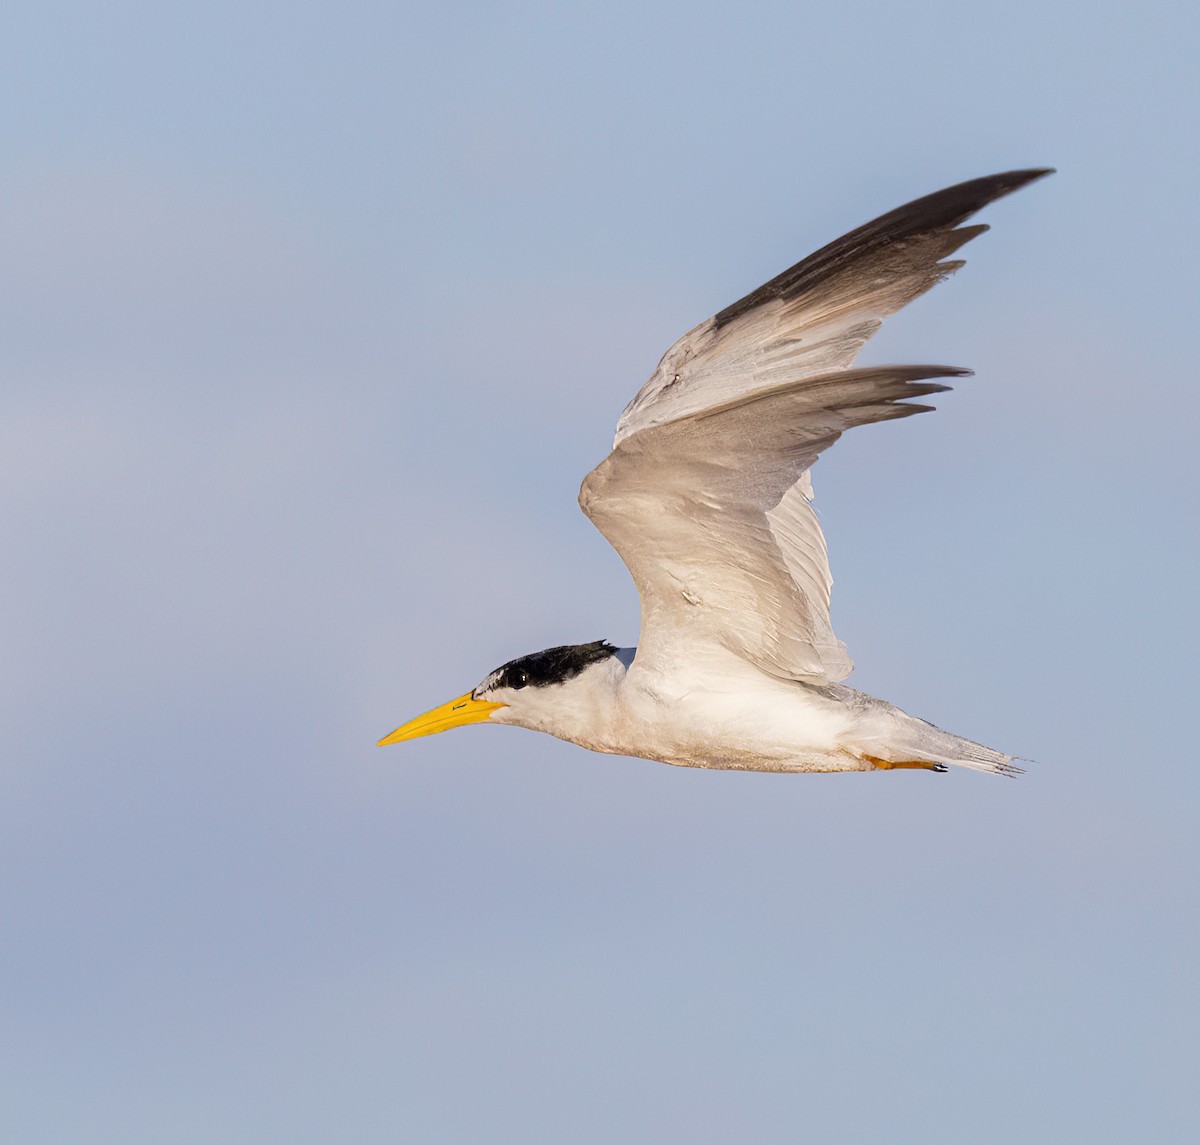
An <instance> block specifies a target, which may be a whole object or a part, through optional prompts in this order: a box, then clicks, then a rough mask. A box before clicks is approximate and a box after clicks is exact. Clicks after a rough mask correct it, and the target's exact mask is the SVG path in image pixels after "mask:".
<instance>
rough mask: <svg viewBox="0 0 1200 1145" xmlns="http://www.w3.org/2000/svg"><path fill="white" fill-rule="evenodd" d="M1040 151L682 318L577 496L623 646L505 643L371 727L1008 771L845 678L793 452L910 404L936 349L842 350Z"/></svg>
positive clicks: (1028, 178)
mask: <svg viewBox="0 0 1200 1145" xmlns="http://www.w3.org/2000/svg"><path fill="white" fill-rule="evenodd" d="M1051 171H1052V169H1051V168H1038V169H1031V170H1025V171H1010V172H1006V173H1004V174H1000V175H990V176H987V177H985V178H982V179H972V180H970V181H969V182H966V183H960V184H958V185H957V186H954V187H949V188H947V189H946V190H943V191H938V192H936V193H934V194H932V195H927V196H925V197H924V198H922V199H917V200H915V201H914V202H911V203H909V204H907V205H906V206H903V207H899V208H897V209H896V210H894V211H891V212H890V213H888V214H886V215H883V216H881V217H880V218H878V219H875V220H874V221H873V222H869V223H866V224H865V225H863V226H861V227H859V228H858V229H857V230H853V231H851V232H850V233H849V234H847V235H844V236H842V237H841V238H840V239H837V240H836V241H834V242H832V243H830V244H829V245H828V246H826V247H822V248H821V250H819V251H817V252H816V253H815V254H811V255H809V256H808V258H806V259H804V260H803V261H802V262H798V263H797V264H796V265H795V266H793V267H791V268H790V269H789V270H785V271H784V272H783V273H782V274H780V275H778V276H777V277H775V278H773V279H771V281H770V282H767V283H765V284H764V285H763V286H760V287H759V288H758V289H757V290H755V291H752V292H751V293H750V294H748V295H746V297H745V298H742V299H741V300H740V301H738V302H735V303H733V304H732V305H731V306H727V307H726V308H725V309H724V310H722V311H720V313H718V314H715V315H714V316H713V317H711V318H709V319H708V320H707V321H705V322H702V323H700V325H699V326H697V327H695V328H694V329H693V330H690V331H689V332H688V333H686V334H685V335H684V336H683V337H682V338H680V339H679V341H677V342H676V343H675V344H674V345H673V346H672V347H671V348H670V349H669V350H668V351H667V352H666V354H664V355H663V358H662V360H661V361H660V362H659V364H658V368H657V369H656V370H655V371H654V373H653V374H652V375H651V377H650V379H649V381H647V382H646V384H645V385H644V386H642V388H641V389H640V390H639V391H638V392H637V394H636V395H635V396H634V398H633V400H632V401H631V402H630V403H629V404H628V405H627V406H626V407H625V410H624V412H623V413H622V414H621V417H620V420H619V421H618V422H617V433H616V438H615V440H614V442H613V449H612V452H611V453H610V454H609V455H608V457H607V458H605V459H604V460H603V461H602V462H601V463H600V464H599V465H597V466H596V468H595V469H593V470H592V471H591V472H590V473H589V474H588V475H587V476H586V477H585V478H584V480H583V486H582V488H581V489H580V492H579V504H580V507H581V508H582V509H583V511H584V513H586V514H587V516H588V517H590V518H591V520H592V522H593V523H594V524H595V525H596V527H597V528H598V529H599V530H600V532H601V533H603V534H604V536H605V537H606V538H607V539H608V541H609V542H610V543H611V544H612V546H613V547H614V548H615V549H616V550H617V552H618V553H619V554H620V555H621V559H622V560H623V561H624V562H625V565H626V567H627V568H628V569H629V572H630V573H631V574H632V576H633V579H634V582H635V583H636V585H637V589H638V593H639V594H640V597H641V633H640V636H639V640H638V644H637V647H636V648H618V647H615V646H614V645H612V644H609V643H607V642H606V641H603V640H600V641H596V642H594V643H591V644H575V645H564V646H563V647H559V648H547V649H545V650H544V651H541V652H534V653H532V654H531V655H528V656H521V657H519V658H518V659H516V660H511V661H509V662H508V663H507V664H504V665H502V666H501V667H499V668H497V669H496V670H495V671H494V672H492V673H490V674H489V675H488V676H486V677H485V678H484V679H483V681H482V682H481V683H480V684H479V686H478V687H476V688H474V689H473V690H472V691H470V692H467V693H466V694H465V695H462V696H459V697H458V698H457V699H455V700H451V701H450V702H449V703H448V704H444V705H442V706H441V707H438V708H434V709H433V710H432V711H429V712H426V713H425V714H424V715H422V716H418V717H417V718H416V719H414V720H410V721H409V722H408V723H406V724H404V725H403V726H401V727H399V728H397V729H396V730H395V731H394V732H392V733H391V734H390V735H388V736H385V737H384V738H383V739H382V740H380V741H379V742H380V744H381V745H383V744H391V743H398V742H399V741H401V740H408V739H413V738H415V737H417V736H423V735H429V734H431V733H433V732H441V731H447V730H448V729H450V728H454V727H459V726H461V725H464V724H473V723H490V724H516V725H517V726H519V727H525V728H532V729H534V730H535V731H542V732H548V733H549V734H550V735H553V736H557V737H558V738H560V739H564V740H569V741H570V742H572V743H577V744H580V745H581V746H583V747H586V748H590V749H591V750H593V751H600V752H609V753H613V754H618V755H631V756H641V757H644V758H646V759H653V760H660V761H662V762H663V763H670V764H676V765H680V766H684V767H709V768H730V769H738V770H747V771H875V770H892V769H897V768H917V769H924V770H929V771H945V770H946V769H947V768H946V765H947V764H957V765H958V766H961V767H968V768H973V769H974V770H976V771H983V772H990V773H992V774H995V775H1015V774H1017V773H1019V772H1020V770H1021V769H1020V768H1019V767H1017V766H1016V765H1015V764H1014V762H1013V760H1014V758H1015V757H1013V756H1011V755H1005V754H1004V753H1003V752H999V751H996V750H994V749H992V748H990V747H984V746H983V745H982V744H979V743H975V742H973V741H972V740H969V739H964V738H962V737H961V736H957V735H953V734H951V733H950V732H946V731H943V730H942V729H941V728H938V727H935V726H934V725H933V724H930V723H927V722H925V721H924V720H921V719H917V718H916V717H915V716H910V715H909V714H908V713H906V712H903V711H901V710H900V709H899V708H897V707H896V706H895V705H893V704H890V703H888V702H887V701H886V700H880V699H876V698H875V697H873V696H869V695H867V694H866V693H864V692H859V691H856V690H855V689H853V688H850V687H847V686H846V685H845V684H843V683H842V682H841V681H843V680H844V679H845V678H846V677H847V676H848V675H849V674H850V672H851V670H852V668H853V665H852V664H851V662H850V659H849V657H848V656H847V654H846V648H845V645H843V644H842V643H841V641H839V640H838V639H837V638H836V637H835V636H834V634H833V628H832V625H831V623H830V619H829V596H830V589H831V587H832V584H833V581H832V578H831V576H830V572H829V560H828V556H827V553H826V548H825V538H824V537H823V535H822V533H821V527H820V524H819V523H818V521H817V517H816V514H815V513H814V511H813V508H812V497H813V489H812V481H811V477H810V472H809V471H810V470H811V468H812V465H813V463H814V462H815V461H816V460H817V458H818V457H819V456H820V455H821V453H822V452H823V451H824V450H826V449H828V448H829V447H830V446H831V445H833V443H834V442H835V441H837V439H838V438H839V437H840V436H841V435H842V433H843V432H844V431H846V430H848V429H852V428H853V427H855V426H859V425H867V424H869V423H871V422H879V421H890V420H892V419H894V418H903V417H909V416H911V415H912V414H917V413H925V412H927V411H930V410H932V409H933V407H932V406H929V405H924V404H920V403H918V402H914V401H912V400H911V399H914V398H923V397H927V396H929V395H931V394H937V393H941V392H943V391H945V390H948V389H949V388H950V387H949V386H947V385H945V384H943V383H942V382H941V381H938V380H936V379H942V378H957V377H963V376H965V375H967V374H969V373H970V371H969V370H963V369H957V368H954V367H951V366H866V367H858V368H855V367H854V365H853V363H854V359H855V357H856V356H857V354H858V352H859V350H861V349H862V347H863V344H864V343H865V342H866V341H867V340H868V339H869V338H870V337H871V336H872V335H873V334H874V333H875V332H876V330H878V329H879V327H880V325H881V323H882V320H883V319H884V318H885V317H887V315H889V314H892V313H894V312H895V311H897V310H899V309H900V308H901V307H902V306H904V305H905V304H906V303H909V302H911V301H912V300H913V299H914V298H916V297H918V296H919V295H921V294H924V293H925V291H927V290H928V289H929V288H930V287H932V286H933V285H934V284H935V283H938V282H940V281H941V280H942V279H944V278H946V277H948V276H949V275H950V274H952V273H953V272H954V271H956V270H957V269H958V268H959V267H960V266H962V265H963V263H962V261H960V260H954V259H951V258H950V256H951V255H953V254H954V252H955V251H957V250H958V249H959V248H960V247H961V246H963V244H964V243H966V242H968V241H969V240H971V239H973V238H974V237H975V236H976V235H979V234H981V233H982V232H984V231H985V230H987V229H988V228H987V227H986V226H982V225H974V226H962V225H961V224H962V223H963V222H964V221H965V220H966V219H968V218H970V217H971V216H972V215H974V214H975V212H976V211H978V210H980V208H982V207H984V206H985V205H986V204H988V203H990V202H992V200H994V199H998V198H1000V197H1001V196H1002V195H1007V194H1009V193H1011V192H1012V191H1015V190H1017V189H1018V188H1020V187H1023V186H1025V185H1026V184H1027V183H1030V182H1032V181H1033V180H1035V179H1039V178H1041V177H1042V176H1044V175H1048V174H1050V173H1051Z"/></svg>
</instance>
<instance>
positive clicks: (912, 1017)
mask: <svg viewBox="0 0 1200 1145" xmlns="http://www.w3.org/2000/svg"><path fill="white" fill-rule="evenodd" d="M1198 40H1200V15H1198V10H1197V8H1196V7H1195V6H1194V5H1190V4H1185V3H1182V2H1181V3H1178V4H1154V3H1151V4H1149V5H1141V4H1139V5H1133V4H1126V5H1119V4H1117V5H1114V4H1104V3H1100V4H1094V3H1087V4H1085V3H1082V2H1080V3H1056V2H1053V0H1052V2H1050V3H1046V2H1038V3H1029V2H1022V0H1017V2H1015V3H1009V4H1005V5H996V4H988V5H975V4H963V3H953V4H951V3H928V4H919V5H909V6H904V5H895V4H883V3H879V2H878V0H869V2H854V0H851V2H849V3H844V4H840V5H835V6H830V5H796V4H788V5H785V4H762V3H749V4H742V5H737V6H730V5H725V4H721V5H715V4H690V5H682V4H659V5H643V4H628V3H611V2H610V3H605V4H595V5H593V4H572V5H558V4H526V5H519V6H507V5H505V6H497V5H473V4H454V3H450V4H443V5H419V6H416V5H406V4H387V5H384V4H374V3H355V2H353V0H350V2H347V0H342V2H340V3H338V4H336V5H334V4H330V3H326V4H312V3H295V2H293V3H288V4H284V3H254V2H251V3H245V2H239V3H237V4H232V3H225V2H222V0H212V2H209V3H205V4H203V5H201V4H198V3H182V4H173V5H163V4H150V3H133V4H130V3H121V2H119V0H117V2H114V3H112V4H105V5H93V4H82V3H55V2H53V0H42V2H40V3H38V4H36V5H34V4H26V3H21V4H17V5H15V6H13V7H12V8H11V9H10V10H9V11H8V13H7V15H6V29H5V35H4V44H3V46H2V47H0V54H2V64H0V148H2V152H0V154H2V156H3V160H2V163H0V649H2V652H0V697H2V698H0V737H2V739H3V744H4V747H3V753H2V760H0V920H2V922H0V1108H2V1109H3V1114H2V1118H3V1122H4V1130H3V1135H4V1136H5V1138H6V1139H7V1140H12V1141H14V1142H17V1141H19V1142H21V1143H22V1145H41V1143H47V1145H50V1143H53V1145H62V1143H64V1142H70V1143H85V1145H92V1143H97V1145H98V1143H110V1142H111V1143H114V1145H116V1143H120V1145H128V1143H130V1142H154V1143H156V1145H157V1143H169V1145H191V1143H208V1142H217V1141H219V1142H221V1143H222V1145H249V1143H259V1142H268V1143H269V1142H287V1143H289V1145H307V1143H313V1145H317V1143H324V1142H331V1141H353V1142H356V1143H364V1145H375V1143H384V1142H388V1143H392V1142H410V1141H411V1142H443V1141H444V1142H455V1143H459V1142H462V1143H466V1145H474V1143H479V1145H507V1143H510V1142H511V1143H520V1145H529V1143H542V1142H545V1143H555V1145H558V1143H562V1142H578V1143H583V1145H593V1143H595V1145H600V1143H610V1142H621V1143H622V1145H724V1143H727V1142H738V1143H752V1145H760V1143H761V1145H775V1143H779V1145H785V1143H790V1142H797V1141H821V1142H838V1143H843V1142H848V1143H857V1142H864V1143H866V1142H871V1143H874V1142H920V1143H921V1145H951V1143H953V1145H962V1143H981V1145H993V1143H994V1145H1001V1143H1003V1145H1011V1143H1013V1142H1022V1141H1053V1142H1055V1143H1057V1145H1075V1143H1079V1145H1084V1143H1086V1145H1105V1143H1114V1145H1115V1143H1118V1142H1120V1143H1127V1142H1130V1141H1154V1142H1156V1143H1175V1142H1180V1143H1183V1142H1192V1141H1194V1140H1196V1134H1197V1132H1198V1130H1197V1120H1198V1113H1197V1105H1196V1096H1195V1094H1196V1080H1195V1079H1196V1065H1197V1049H1198V1046H1197V1033H1196V1031H1197V1027H1198V1025H1200V1005H1198V997H1197V986H1196V951H1197V949H1198V947H1200V925H1198V916H1200V911H1198V907H1200V903H1198V902H1197V889H1196V888H1197V879H1196V874H1197V869H1198V865H1200V841H1198V840H1200V834H1198V832H1197V824H1196V808H1197V805H1198V801H1200V760H1198V758H1197V747H1196V745H1195V744H1194V743H1193V741H1192V738H1191V737H1192V735H1193V734H1194V729H1195V723H1196V689H1197V671H1196V649H1197V644H1198V639H1200V632H1198V631H1197V628H1198V622H1197V608H1196V601H1195V585H1196V577H1197V557H1198V556H1200V542H1198V536H1197V526H1196V522H1197V512H1196V477H1195V473H1196V464H1197V462H1196V456H1197V455H1196V426H1197V423H1198V419H1200V402H1198V400H1197V384H1196V354H1195V349H1194V347H1193V345H1192V343H1193V341H1194V331H1195V322H1196V307H1197V302H1198V301H1200V291H1198V289H1197V273H1196V266H1197V259H1198V256H1200V235H1198V230H1200V223H1198V219H1200V211H1198V210H1197V206H1196V187H1197V186H1198V185H1200V158H1198V152H1197V148H1196V139H1197V137H1198V135H1200V122H1198V119H1200V112H1198V109H1200V82H1198V81H1197V78H1196V77H1197V70H1196V65H1195V45H1196V43H1197V41H1198ZM1046 164H1048V165H1054V166H1056V167H1058V168H1059V174H1057V175H1056V176H1054V177H1053V178H1052V179H1049V180H1046V181H1044V182H1041V183H1039V184H1036V185H1035V186H1033V187H1031V188H1029V189H1027V190H1025V191H1023V192H1021V193H1020V194H1019V195H1017V196H1015V197H1013V198H1010V199H1006V200H1004V201H1003V202H1001V203H999V204H997V205H995V206H994V207H992V208H990V209H989V210H988V211H987V212H986V214H985V215H984V216H983V219H984V220H985V221H987V222H990V223H991V224H993V230H992V231H991V233H990V234H988V235H986V236H984V237H983V238H981V239H978V240H976V241H975V242H974V243H972V244H971V246H970V247H969V248H968V250H967V252H966V254H967V256H968V258H969V265H968V267H967V268H966V269H965V270H964V271H962V272H961V273H960V274H959V275H958V276H957V277H956V278H955V279H953V280H952V281H951V282H950V283H948V284H946V285H944V286H942V287H940V288H939V289H938V290H936V291H934V292H933V293H932V294H930V295H927V296H926V297H924V298H923V299H921V300H919V301H918V302H917V303H915V304H914V305H913V306H912V307H910V308H909V309H908V310H907V311H905V312H904V313H903V314H902V315H898V316H897V317H895V318H893V319H892V320H891V322H890V323H889V325H888V327H887V328H886V330H885V331H884V332H883V334H881V335H880V336H879V337H878V338H877V339H876V340H875V341H874V342H872V343H871V344H870V346H869V347H868V348H867V351H866V352H865V354H864V355H863V358H862V361H864V362H889V361H918V362H922V361H936V362H942V361H945V362H949V363H952V364H961V365H967V366H971V367H973V368H974V369H975V370H976V371H977V377H975V378H974V379H970V380H964V381H963V382H962V383H961V384H960V385H959V386H958V387H957V388H956V392H955V393H953V394H948V395H945V396H944V398H943V399H942V400H941V401H940V403H939V404H940V407H941V408H940V410H939V412H938V413H937V414H935V415H932V416H930V417H923V418H917V419H912V420H910V421H906V422H902V423H896V424H892V425H883V426H879V427H871V428H867V429H863V430H860V431H855V432H854V433H852V434H849V435H848V436H847V437H846V438H845V439H843V440H842V442H840V443H839V444H838V446H837V448H836V449H835V450H833V451H832V452H831V453H829V454H827V455H826V456H825V457H823V458H822V459H821V461H820V463H819V465H818V466H817V469H816V471H815V475H814V476H815V483H816V488H817V497H818V505H819V507H820V509H821V512H822V517H823V521H824V523H825V526H826V530H827V533H828V536H829V542H830V550H831V559H832V563H833V572H834V576H835V577H836V579H837V587H836V589H835V592H834V622H835V625H836V627H837V629H838V632H839V635H840V636H841V637H842V638H843V639H844V640H845V641H846V642H847V644H848V645H849V648H850V652H851V654H852V655H853V656H854V658H855V659H856V661H857V662H858V664H859V669H858V671H857V672H856V673H855V675H854V676H853V677H852V678H851V683H853V684H855V685H856V686H857V687H859V688H861V689H863V690H865V691H869V692H872V693H874V694H876V695H880V696H883V697H886V698H887V699H890V700H892V701H893V702H895V703H898V704H900V705H901V706H903V707H905V708H906V709H908V710H909V711H912V712H913V713H914V714H918V715H921V716H923V717H925V718H928V719H930V720H933V721H935V722H937V723H939V724H941V725H942V726H945V727H947V728H949V729H950V730H953V731H955V732H958V733H961V734H964V735H967V736H970V737H972V738H977V739H979V740H982V741H984V742H986V743H991V744H995V745H996V746H998V747H1001V748H1003V749H1004V750H1007V751H1010V752H1014V753H1017V754H1020V755H1023V756H1028V757H1032V758H1033V759H1036V760H1037V761H1038V763H1037V764H1036V765H1034V766H1031V768H1030V771H1029V774H1028V775H1026V776H1025V777H1024V778H1022V779H1020V780H1019V781H1016V782H1007V781H1002V780H997V779H992V778H990V777H986V776H981V775H978V774H975V773H971V772H964V771H957V772H955V773H953V774H950V775H945V776H935V775H927V774H923V773H912V772H900V773H893V774H887V775H882V774H875V775H843V776H776V775H754V774H733V773H730V774H723V773H717V772H705V771H693V770H684V769H676V768H668V767H664V766H662V765H659V764H654V763H649V762H646V761H641V760H629V759H622V758H613V757H607V756H599V755H591V754H588V753H586V752H584V751H582V750H581V749H578V748H575V747H573V746H570V745H567V744H564V743H560V742H558V741H556V740H552V739H550V738H547V737H539V736H536V735H534V734H533V733H529V732H524V731H519V730H513V729H488V728H470V729H467V730H464V731H460V732H456V733H451V734H449V735H445V736H437V737H433V738H430V739H424V740H420V741H417V742H416V743H412V744H406V745H403V746H400V747H393V748H389V749H376V748H375V747H374V746H373V745H374V743H375V740H376V739H378V738H379V737H380V736H381V735H383V734H384V733H386V732H388V731H390V730H391V729H392V728H393V727H395V726H396V725H397V724H399V723H401V722H402V721H404V720H406V719H408V718H409V717H411V716H413V715H415V714H417V713H418V712H421V711H423V710H425V709H426V708H428V707H431V706H433V705H434V704H438V703H441V702H443V701H444V700H446V699H448V698H450V697H451V696H454V695H457V694H459V693H460V692H463V691H465V690H466V689H468V688H470V687H472V686H473V685H474V684H475V683H477V682H478V680H479V679H480V678H482V677H483V676H484V674H485V673H487V672H488V671H489V670H490V669H492V668H494V667H496V666H497V665H498V664H500V663H502V662H503V661H505V660H508V659H510V658H512V657H514V656H516V655H519V654H522V653H525V652H529V651H532V650H536V649H539V648H542V647H545V646H547V645H552V644H561V643H573V642H580V641H586V640H594V639H597V638H599V637H606V638H608V639H611V640H613V641H615V642H617V643H621V644H632V643H634V642H635V641H636V639H637V598H636V593H635V591H634V589H633V587H632V584H631V582H630V581H629V580H628V578H627V576H626V574H625V572H624V569H623V567H622V566H621V564H620V562H619V560H618V558H617V557H616V555H615V554H614V553H613V552H612V551H611V550H610V549H609V547H608V546H607V544H606V543H605V542H604V540H603V539H602V538H601V537H600V535H599V534H598V533H596V532H595V531H594V530H593V528H592V526H591V525H590V524H589V522H588V521H587V520H586V519H585V518H584V517H583V516H582V515H581V514H580V513H579V512H578V510H577V508H576V504H575V496H576V491H577V488H578V483H579V481H580V479H581V478H582V476H583V475H584V473H585V472H586V471H587V470H588V469H589V468H590V467H591V466H592V465H593V464H595V463H596V462H597V461H599V460H600V459H601V458H602V457H603V456H604V454H605V452H606V451H607V449H608V447H609V442H610V440H611V435H612V431H613V427H614V425H615V421H616V417H617V414H618V413H619V411H620V409H621V407H622V406H623V405H624V403H625V402H626V400H627V399H628V398H629V397H630V396H631V395H632V394H633V392H634V391H635V390H636V389H637V388H638V387H639V386H640V385H641V383H642V382H643V380H644V379H645V378H646V377H647V376H648V375H649V374H650V372H651V371H652V369H653V368H654V365H655V363H656V361H657V360H658V357H659V355H660V354H661V353H662V351H663V350H664V349H665V348H666V347H667V346H668V345H669V344H670V343H671V342H672V341H673V340H674V339H675V338H676V337H677V336H678V335H679V334H680V333H682V332H683V331H684V330H685V329H687V328H688V327H690V326H691V325H693V324H694V323H696V322H698V321H700V320H702V319H703V318H705V317H707V316H708V315H709V314H711V313H713V312H714V311H716V310H717V309H719V308H721V307H722V306H724V305H726V304H727V303H729V302H731V301H733V300H734V299H735V298H737V297H739V296H741V295H742V294H744V293H745V292H747V291H748V290H750V289H752V288H753V287H755V286H757V285H758V284H759V283H760V282H762V281H763V280H765V279H766V278H768V277H770V276H771V275H773V274H774V273H776V272H777V271H779V270H781V269H783V267H785V266H786V265H789V264H790V263H792V262H794V261H796V260H797V259H799V258H800V257H802V256H803V255H805V254H807V253H808V252H809V251H811V250H813V249H815V248H816V247H818V246H820V245H822V244H824V243H825V242H827V241H829V240H830V239H832V238H834V237H836V236H837V235H838V234H840V233H842V232H844V231H846V230H848V229H850V228H851V227H853V226H856V225H857V224H859V223H861V222H863V221H865V220H866V219H868V218H871V217H873V216H874V215H877V214H880V213H882V212H884V211H886V210H888V209H890V208H892V207H894V206H897V205H898V204H900V203H902V202H905V201H907V200H909V199H911V198H914V197H916V196H918V195H921V194H924V193H927V192H930V191H933V190H936V189H938V188H940V187H942V186H944V185H947V184H950V183H954V182H958V181H960V180H962V179H966V178H970V177H973V176H977V175H982V174H986V173H990V172H993V171H1000V170H1005V169H1009V168H1013V167H1022V166H1036V165H1046Z"/></svg>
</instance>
